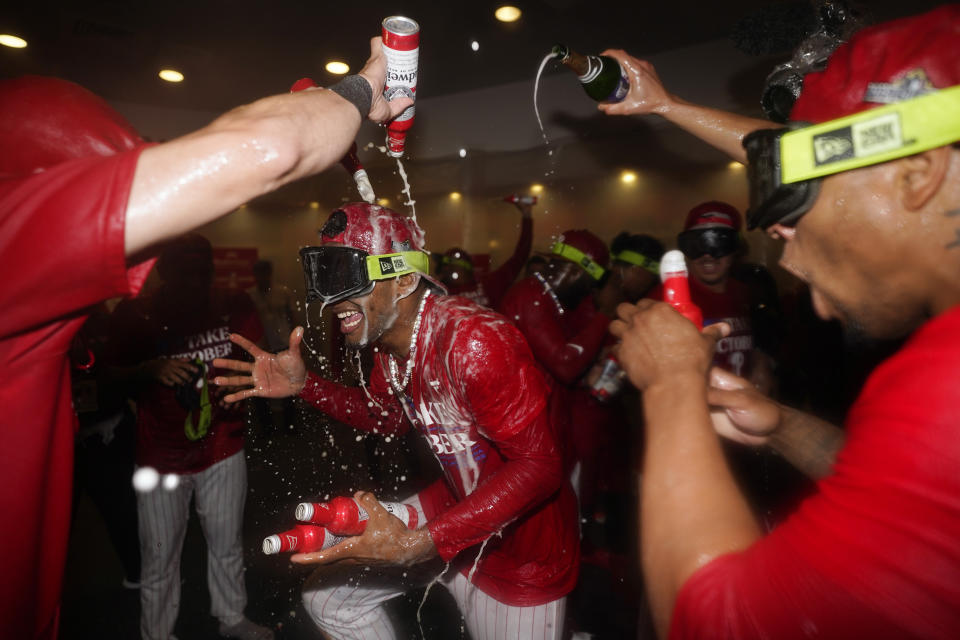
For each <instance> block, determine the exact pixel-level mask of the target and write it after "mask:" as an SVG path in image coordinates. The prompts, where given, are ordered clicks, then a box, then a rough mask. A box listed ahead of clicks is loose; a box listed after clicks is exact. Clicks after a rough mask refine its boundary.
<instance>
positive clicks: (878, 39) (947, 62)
mask: <svg viewBox="0 0 960 640" xmlns="http://www.w3.org/2000/svg"><path fill="white" fill-rule="evenodd" d="M957 84H960V5H947V6H943V7H940V8H938V9H934V10H933V11H930V12H928V13H924V14H921V15H919V16H912V17H909V18H903V19H900V20H894V21H891V22H887V23H884V24H879V25H876V26H873V27H869V28H867V29H863V30H862V31H859V32H858V33H856V34H855V35H854V36H853V37H852V38H850V41H849V42H848V43H846V44H843V45H841V46H840V47H838V48H837V50H836V51H835V52H834V53H833V55H831V56H830V60H829V61H828V62H827V66H826V68H825V69H824V70H823V71H820V72H816V73H810V74H807V76H806V78H805V79H804V82H803V91H802V92H801V93H800V97H799V98H797V101H796V103H794V105H793V110H792V111H791V113H790V119H791V120H794V121H797V122H811V123H814V124H816V123H819V122H826V121H828V120H833V119H835V118H840V117H842V116H846V115H850V114H853V113H859V112H860V111H866V110H867V109H873V108H875V107H880V106H883V105H886V104H891V103H894V102H900V101H902V100H908V99H910V98H914V97H916V96H918V95H922V94H923V93H926V92H929V91H931V90H933V89H944V88H946V87H952V86H954V85H957Z"/></svg>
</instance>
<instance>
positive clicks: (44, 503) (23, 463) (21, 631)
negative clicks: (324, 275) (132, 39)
mask: <svg viewBox="0 0 960 640" xmlns="http://www.w3.org/2000/svg"><path fill="white" fill-rule="evenodd" d="M36 108H38V109H39V108H40V107H39V106H38V107H36ZM6 151H7V152H8V153H10V154H12V155H16V153H15V149H13V148H6ZM139 154H140V149H139V148H138V149H134V150H131V151H126V152H124V153H120V154H118V155H112V156H94V157H90V158H82V159H76V160H69V161H66V162H62V163H59V164H57V165H55V166H52V167H48V168H47V169H46V170H43V171H38V172H34V173H31V172H25V173H24V174H23V175H17V176H11V175H9V174H0V271H2V272H3V273H4V274H5V277H4V279H3V284H2V286H0V306H2V308H3V312H2V313H0V363H2V364H0V371H2V373H0V406H2V407H3V420H4V425H5V427H4V429H3V445H2V446H0V513H3V517H4V524H3V526H2V527H0V556H2V559H0V566H2V567H3V571H2V577H0V637H3V638H35V637H48V638H52V637H54V636H55V634H56V622H57V611H58V606H59V600H60V590H61V585H62V582H63V568H64V564H65V561H66V553H67V539H68V534H69V526H70V505H71V493H72V487H71V485H72V479H73V473H72V468H73V438H74V434H75V432H76V415H75V414H74V412H73V407H72V405H71V393H70V370H69V364H68V360H67V351H68V348H69V346H70V342H71V340H72V339H73V336H74V335H75V334H76V332H77V331H78V330H79V328H80V327H81V325H83V323H84V321H85V320H86V311H87V310H88V309H89V308H90V307H91V306H92V305H94V304H96V303H98V302H101V301H103V300H106V299H108V298H113V297H116V296H121V295H132V294H134V293H136V292H137V291H138V290H139V289H140V287H141V285H142V284H143V281H144V279H145V277H146V274H147V272H148V271H149V269H150V267H151V266H152V261H148V262H147V263H144V264H142V265H139V266H137V267H133V268H128V265H127V262H126V258H125V256H124V225H125V220H126V207H127V197H128V195H129V191H130V185H131V183H132V181H133V172H134V170H135V169H136V165H137V158H138V157H139Z"/></svg>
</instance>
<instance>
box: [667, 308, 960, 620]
mask: <svg viewBox="0 0 960 640" xmlns="http://www.w3.org/2000/svg"><path fill="white" fill-rule="evenodd" d="M958 335H960V307H954V308H953V309H952V310H950V311H948V312H947V313H944V314H942V315H940V316H938V317H937V318H934V319H933V320H931V321H929V322H928V323H927V324H926V325H924V326H923V327H921V328H920V329H919V330H918V331H917V332H916V333H915V334H914V335H913V337H911V339H910V340H909V341H908V342H907V344H906V345H905V346H904V347H903V348H902V349H901V350H900V351H899V352H898V353H897V354H895V355H894V356H893V357H891V358H890V359H889V360H887V361H886V362H885V363H883V364H882V365H881V366H880V367H878V368H877V369H876V370H875V371H874V373H873V374H872V375H871V376H870V378H869V379H868V381H867V384H866V385H865V387H864V389H863V391H862V393H861V394H860V397H859V398H858V399H857V401H856V403H854V405H853V407H852V409H851V410H850V414H849V416H848V418H847V425H846V427H847V434H848V435H847V442H846V444H845V446H844V448H843V450H842V451H841V452H840V453H839V455H838V457H837V461H836V464H835V465H834V469H833V474H832V475H830V476H828V477H827V478H824V479H822V480H821V481H820V482H819V483H818V487H817V488H818V493H817V495H815V496H814V497H812V498H810V499H808V500H806V501H805V502H803V503H802V504H801V505H800V508H799V509H798V510H797V512H796V513H795V514H794V515H792V516H791V517H790V518H789V519H788V520H787V521H786V522H785V523H784V524H782V525H781V526H779V527H778V528H776V529H774V531H773V532H772V533H771V534H770V535H768V536H767V537H766V538H764V539H762V540H761V541H759V542H757V543H756V544H755V545H753V546H752V547H751V548H749V549H747V550H746V551H744V552H742V553H738V554H733V555H728V556H722V557H720V558H717V559H716V560H714V561H713V562H711V563H709V564H708V565H706V566H705V567H703V568H701V569H700V570H699V571H697V572H696V573H695V574H694V575H693V576H691V577H690V579H688V580H687V582H686V583H685V584H684V586H683V588H682V589H681V591H680V594H679V596H678V598H677V603H676V608H675V610H674V616H673V625H672V629H671V637H672V638H695V637H709V638H718V637H723V638H778V639H780V638H784V639H788V638H808V637H817V638H837V639H848V638H944V639H948V638H956V637H957V633H958V630H960V473H958V472H957V470H958V469H960V420H958V419H957V416H958V412H957V373H958V363H960V338H958V337H957V336H958Z"/></svg>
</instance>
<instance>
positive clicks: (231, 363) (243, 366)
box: [213, 327, 307, 402]
mask: <svg viewBox="0 0 960 640" xmlns="http://www.w3.org/2000/svg"><path fill="white" fill-rule="evenodd" d="M301 340H303V327H297V328H296V329H294V330H293V332H292V333H291V334H290V346H289V347H288V348H287V350H286V351H281V352H280V353H276V354H274V353H268V352H266V351H264V350H263V349H261V348H260V347H258V346H257V345H255V344H253V343H252V342H250V341H249V340H247V339H246V338H244V337H243V336H241V335H237V334H236V333H231V334H230V341H231V342H233V343H234V344H237V345H239V346H241V347H243V349H245V350H246V352H247V353H249V354H250V355H252V356H253V358H254V361H253V362H244V361H243V360H226V359H224V358H217V359H216V360H214V361H213V366H214V367H216V368H218V369H229V370H231V371H236V372H239V373H241V374H245V375H236V376H217V377H216V378H214V379H213V383H214V384H216V385H220V386H232V387H242V388H243V389H242V390H241V391H237V392H236V393H231V394H230V395H227V396H224V398H223V400H224V401H225V402H238V401H240V400H243V399H245V398H250V397H254V396H257V397H261V398H286V397H288V396H295V395H297V394H299V393H300V391H301V389H303V385H304V383H305V382H306V380H307V367H306V365H305V364H303V357H302V356H301V355H300V341H301Z"/></svg>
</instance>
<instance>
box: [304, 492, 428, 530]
mask: <svg viewBox="0 0 960 640" xmlns="http://www.w3.org/2000/svg"><path fill="white" fill-rule="evenodd" d="M380 506H382V507H383V508H384V509H386V510H387V512H388V513H390V514H391V515H393V516H396V517H397V518H399V519H400V521H401V522H402V523H403V524H404V525H406V527H407V528H408V529H416V528H417V526H418V524H419V523H418V515H417V510H416V509H414V508H413V507H412V506H411V505H409V504H405V503H402V502H381V503H380ZM294 517H295V518H296V519H297V520H299V521H301V522H310V523H312V524H317V525H323V526H324V527H326V528H327V529H329V530H330V532H331V533H333V534H335V535H338V536H358V535H360V534H361V533H363V532H364V530H365V529H366V528H367V520H369V519H370V514H369V513H367V510H366V509H364V508H363V507H361V506H360V503H358V502H357V501H356V500H354V499H353V498H346V497H343V496H338V497H336V498H333V499H332V500H330V502H301V503H300V504H298V505H297V509H296V511H295V514H294Z"/></svg>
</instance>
